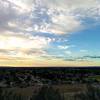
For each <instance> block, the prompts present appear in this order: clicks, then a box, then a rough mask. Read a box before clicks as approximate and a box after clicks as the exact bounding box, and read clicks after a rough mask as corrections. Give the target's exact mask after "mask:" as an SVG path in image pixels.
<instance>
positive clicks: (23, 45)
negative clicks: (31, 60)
mask: <svg viewBox="0 0 100 100" xmlns="http://www.w3.org/2000/svg"><path fill="white" fill-rule="evenodd" d="M51 41H53V40H52V39H50V38H46V37H40V36H32V35H30V36H27V35H26V37H25V35H24V36H22V35H21V36H20V35H19V36H17V37H16V34H15V36H14V34H13V35H5V34H3V35H0V54H1V55H9V56H15V57H17V56H20V57H21V56H23V57H25V55H26V57H32V56H33V55H37V56H39V55H42V54H44V53H45V51H44V49H45V48H48V45H49V43H50V42H51Z"/></svg>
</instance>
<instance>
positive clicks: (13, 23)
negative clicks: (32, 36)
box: [0, 0, 100, 34]
mask: <svg viewBox="0 0 100 100" xmlns="http://www.w3.org/2000/svg"><path fill="white" fill-rule="evenodd" d="M86 18H92V19H94V20H95V21H94V22H95V23H98V20H99V19H100V2H99V0H87V1H80V0H71V1H70V0H63V1H58V0H17V1H16V0H1V1H0V31H13V32H17V33H19V32H24V33H27V32H33V33H35V32H41V33H54V34H70V33H73V32H75V31H79V30H81V29H84V27H86V26H84V25H86V24H87V22H86V20H85V19H86ZM19 26H21V27H19Z"/></svg>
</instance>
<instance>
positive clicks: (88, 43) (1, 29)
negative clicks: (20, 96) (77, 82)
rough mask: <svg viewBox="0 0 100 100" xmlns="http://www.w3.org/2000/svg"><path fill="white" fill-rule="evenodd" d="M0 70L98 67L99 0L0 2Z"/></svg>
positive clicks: (16, 0)
mask: <svg viewBox="0 0 100 100" xmlns="http://www.w3.org/2000/svg"><path fill="white" fill-rule="evenodd" d="M0 66H13V67H38V66H39V67H41V66H42V67H45V66H46V67H48V66H50V67H54V66H66V67H67V66H68V67H69V66H75V67H77V66H100V0H0Z"/></svg>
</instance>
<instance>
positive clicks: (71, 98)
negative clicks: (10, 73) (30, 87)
mask: <svg viewBox="0 0 100 100" xmlns="http://www.w3.org/2000/svg"><path fill="white" fill-rule="evenodd" d="M86 87H87V90H86V91H81V92H79V93H77V92H76V93H74V94H72V93H70V94H66V93H65V92H64V93H63V92H60V91H59V89H55V88H53V87H52V86H42V87H41V89H40V90H39V91H38V93H37V94H34V93H32V95H31V96H23V95H21V94H17V93H14V91H4V90H3V88H1V89H0V100H100V87H99V88H97V87H94V86H92V85H86Z"/></svg>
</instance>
